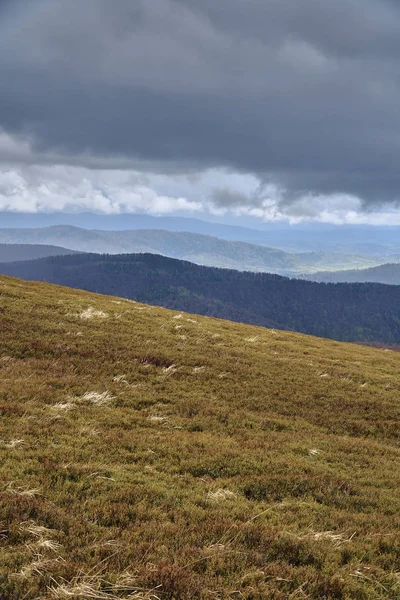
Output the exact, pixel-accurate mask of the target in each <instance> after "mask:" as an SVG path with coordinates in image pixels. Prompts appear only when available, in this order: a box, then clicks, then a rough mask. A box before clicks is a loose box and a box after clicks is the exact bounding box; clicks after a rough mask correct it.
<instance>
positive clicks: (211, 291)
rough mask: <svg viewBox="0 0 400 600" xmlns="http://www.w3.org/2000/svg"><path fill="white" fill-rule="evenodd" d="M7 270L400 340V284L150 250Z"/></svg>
mask: <svg viewBox="0 0 400 600" xmlns="http://www.w3.org/2000/svg"><path fill="white" fill-rule="evenodd" d="M0 271H1V272H3V273H4V274H7V275H13V276H15V277H21V278H23V279H31V280H32V279H36V280H45V281H48V282H52V283H58V284H62V285H68V286H70V287H75V288H81V289H86V290H90V291H95V292H100V293H107V294H115V295H118V296H125V297H127V298H131V299H134V300H139V301H141V302H148V303H151V304H158V305H161V306H165V307H169V308H175V309H178V310H186V311H189V312H194V313H199V314H205V315H212V316H216V317H222V318H226V319H231V320H236V321H241V322H244V323H252V324H255V325H264V326H269V327H271V326H273V327H278V328H279V329H293V330H296V331H300V332H303V333H311V334H314V335H319V336H321V337H331V338H333V339H337V340H343V341H372V342H383V343H386V344H399V343H400V309H399V307H400V286H399V287H397V286H396V287H394V286H383V285H378V284H336V285H334V284H322V283H314V282H310V281H304V280H290V279H287V278H284V277H280V276H278V275H271V274H266V273H240V272H238V271H230V270H226V269H213V268H210V267H201V266H198V265H194V264H192V263H188V262H183V261H177V260H174V259H169V258H165V257H162V256H156V255H148V254H139V255H132V254H128V255H114V256H109V255H96V254H83V255H74V256H64V257H63V256H61V257H49V258H46V259H41V260H37V261H28V262H21V263H12V264H1V265H0Z"/></svg>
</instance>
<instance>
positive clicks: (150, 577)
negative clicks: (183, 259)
mask: <svg viewBox="0 0 400 600" xmlns="http://www.w3.org/2000/svg"><path fill="white" fill-rule="evenodd" d="M0 302H1V304H0V326H1V332H2V335H1V338H0V369H1V377H0V410H1V416H2V418H1V435H0V440H1V443H0V456H1V459H0V481H1V484H0V492H1V501H0V523H1V527H0V530H1V544H0V597H1V598H7V599H11V600H17V599H18V600H20V599H21V598H24V599H26V600H30V599H32V600H33V599H38V598H56V599H57V598H58V599H66V598H85V599H86V598H98V599H107V598H108V599H112V598H114V599H115V598H126V599H127V598H137V599H138V598H142V599H143V598H144V599H146V598H147V599H149V598H153V599H154V598H160V599H162V600H167V599H169V600H173V599H176V600H178V599H179V600H189V599H190V600H192V599H199V600H200V599H207V600H208V599H210V600H211V599H232V600H233V599H234V598H245V599H247V600H263V599H266V598H268V599H269V598H271V599H279V600H284V599H288V598H315V599H319V600H320V599H337V598H339V599H340V598H341V599H357V600H374V599H378V598H387V599H389V598H391V599H394V598H397V597H399V593H400V576H399V572H400V545H399V527H400V518H399V514H400V497H399V494H398V489H399V485H400V471H399V469H398V468H397V467H398V460H399V454H400V453H399V443H398V442H399V439H398V431H399V430H398V419H399V416H400V415H399V392H400V377H399V372H400V354H398V353H395V352H393V353H392V352H385V351H381V350H376V349H370V348H365V347H358V346H354V345H346V344H340V343H336V342H331V341H326V340H321V339H317V338H312V337H307V336H303V335H299V334H293V333H287V332H286V333H285V332H280V331H275V330H266V329H261V328H257V327H252V326H246V325H239V324H234V323H229V322H226V321H218V320H215V319H211V318H206V317H198V316H196V317H193V316H191V315H188V314H183V313H177V312H172V311H169V310H165V309H161V308H155V307H150V306H145V305H140V304H137V303H135V302H131V301H127V300H123V299H116V298H115V297H104V296H98V295H94V294H90V293H87V292H79V291H73V290H70V289H67V288H60V287H56V286H52V285H48V284H43V283H26V282H22V281H19V280H14V279H11V278H8V277H0Z"/></svg>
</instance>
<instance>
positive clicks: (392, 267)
mask: <svg viewBox="0 0 400 600" xmlns="http://www.w3.org/2000/svg"><path fill="white" fill-rule="evenodd" d="M307 278H308V279H312V280H313V281H324V282H328V281H330V282H333V283H339V282H350V283H352V282H360V283H362V282H371V283H372V282H373V283H385V284H389V285H400V264H396V263H387V264H385V265H380V266H378V267H372V268H370V269H354V270H350V271H340V272H322V273H315V274H314V275H311V276H307Z"/></svg>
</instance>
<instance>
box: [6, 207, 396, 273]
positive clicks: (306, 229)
mask: <svg viewBox="0 0 400 600" xmlns="http://www.w3.org/2000/svg"><path fill="white" fill-rule="evenodd" d="M57 225H71V226H74V227H80V228H84V229H92V230H93V229H95V230H106V231H107V230H108V231H125V230H127V229H129V230H138V229H157V230H160V229H162V230H165V231H171V232H172V231H175V232H181V231H187V232H189V233H198V234H202V235H211V236H213V237H218V238H221V239H225V240H231V241H241V242H247V243H250V244H259V245H263V246H269V247H273V248H279V249H280V250H284V251H285V252H294V253H297V252H328V253H339V254H352V255H371V256H386V257H389V256H391V255H393V254H400V227H396V226H394V227H393V226H391V227H389V226H385V227H382V226H365V225H353V226H350V225H336V226H333V225H327V224H318V225H312V224H305V223H303V224H298V225H294V224H292V225H288V224H287V223H281V222H278V221H277V222H269V223H263V222H256V223H254V226H252V227H249V226H241V225H237V224H236V225H233V224H224V223H218V222H215V220H213V221H207V220H202V219H200V218H193V217H192V218H191V217H187V216H186V217H179V216H154V215H147V214H136V213H135V214H132V213H128V214H110V215H104V214H97V213H96V214H95V213H89V212H84V213H73V214H68V213H11V212H5V211H0V228H24V229H32V228H44V227H51V226H57ZM384 262H390V261H389V260H388V259H387V260H386V261H384ZM392 262H393V261H392Z"/></svg>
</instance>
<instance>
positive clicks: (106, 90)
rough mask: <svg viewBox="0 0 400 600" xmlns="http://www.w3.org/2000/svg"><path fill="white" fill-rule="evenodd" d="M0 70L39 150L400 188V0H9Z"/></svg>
mask: <svg viewBox="0 0 400 600" xmlns="http://www.w3.org/2000/svg"><path fill="white" fill-rule="evenodd" d="M0 81H1V82H2V84H1V86H2V89H1V93H0V125H1V127H2V128H3V129H4V130H5V131H6V132H8V133H11V134H13V135H15V134H24V135H29V136H31V137H32V139H33V141H34V144H35V149H36V151H37V152H42V151H45V152H52V153H57V152H60V153H62V154H64V155H65V154H67V155H68V154H69V155H70V156H74V155H79V154H82V153H84V154H86V155H94V156H104V157H110V158H112V159H113V161H114V164H115V160H116V157H120V159H121V165H122V164H123V165H124V166H126V163H127V159H128V163H129V159H130V158H132V164H134V162H133V161H134V160H135V159H141V160H144V161H150V162H151V161H156V162H157V163H158V164H159V163H161V164H162V163H165V164H170V165H174V167H175V168H176V169H178V170H182V171H184V170H187V169H191V168H202V167H206V166H227V167H232V168H234V169H238V170H243V171H251V172H254V173H257V174H258V175H260V176H261V177H262V178H264V179H265V181H272V182H276V183H278V184H280V185H283V186H285V187H287V188H288V190H290V191H291V194H285V196H284V197H285V199H286V200H285V201H288V200H287V199H288V198H289V199H290V198H291V197H296V196H298V195H299V194H301V193H304V192H311V193H316V194H319V193H321V194H331V193H335V192H342V193H352V194H355V195H359V196H360V197H362V198H363V199H364V200H365V202H366V203H368V202H370V203H375V202H379V201H388V200H390V201H392V202H395V201H396V200H398V199H399V198H400V171H399V169H398V162H399V157H400V109H399V107H400V7H399V4H398V3H397V2H394V1H390V0H379V1H378V0H335V2H330V3H326V2H321V0H296V1H294V0H249V1H248V2H243V0H218V2H216V1H215V0H202V1H201V2H198V1H197V0H136V1H135V2H132V0H115V1H114V2H110V1H109V0H85V1H84V2H78V0H36V1H35V2H32V0H13V2H12V3H10V2H7V1H5V0H0ZM218 194H219V195H218ZM214 200H215V201H216V203H217V204H218V203H221V202H223V203H224V206H227V205H229V202H230V200H229V194H228V193H225V195H224V194H222V195H221V193H220V191H219V192H218V190H217V192H216V195H215V199H214ZM237 201H238V199H237V198H236V197H233V196H232V197H231V205H232V206H235V205H237Z"/></svg>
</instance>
